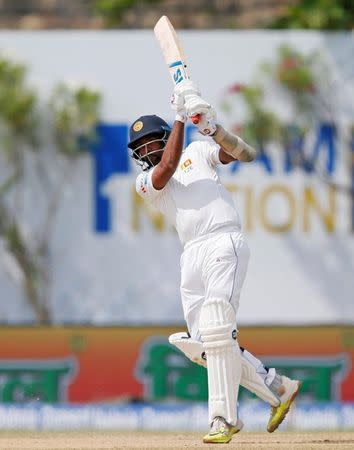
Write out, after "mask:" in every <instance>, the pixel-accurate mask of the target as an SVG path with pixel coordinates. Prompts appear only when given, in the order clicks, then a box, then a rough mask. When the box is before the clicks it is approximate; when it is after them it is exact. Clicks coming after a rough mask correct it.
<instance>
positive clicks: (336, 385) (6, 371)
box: [0, 327, 354, 405]
mask: <svg viewBox="0 0 354 450" xmlns="http://www.w3.org/2000/svg"><path fill="white" fill-rule="evenodd" d="M177 331H181V329H176V328H166V327H159V328H138V327H137V328H85V327H65V328H60V327H58V328H54V329H49V328H2V329H0V339H1V342H2V345H1V349H0V403H2V404H8V405H9V404H18V405H29V404H30V405H32V404H34V405H35V404H41V403H48V404H52V405H56V404H94V405H97V404H108V405H111V404H132V403H134V404H135V403H146V402H159V403H161V402H162V403H166V402H170V401H173V402H176V401H178V402H184V401H188V402H205V401H206V400H207V377H206V370H205V369H204V368H203V367H201V366H198V365H197V364H195V363H192V362H191V361H189V360H188V359H187V358H186V357H185V356H184V355H183V354H182V353H181V352H180V351H179V350H177V349H176V348H175V347H173V346H171V345H170V344H169V343H168V336H169V334H171V333H174V332H177ZM239 342H240V345H241V346H243V347H245V348H246V349H248V350H249V351H250V352H252V353H253V354H254V355H256V356H258V357H260V358H261V359H262V361H263V362H264V363H265V364H266V365H267V366H268V367H276V368H277V369H278V370H279V371H280V372H281V373H283V374H285V375H288V376H290V377H294V378H298V379H300V380H301V381H302V388H301V392H300V394H299V397H298V398H299V401H306V402H308V403H311V404H313V403H314V402H315V403H316V402H354V389H353V386H354V329H353V328H352V327H311V328H310V327H309V328H307V327H305V328H300V327H289V328H285V327H275V328H257V327H249V328H244V329H242V330H241V332H240V334H239ZM249 398H251V394H250V393H249V392H247V391H245V390H241V392H240V399H241V401H243V400H246V399H249Z"/></svg>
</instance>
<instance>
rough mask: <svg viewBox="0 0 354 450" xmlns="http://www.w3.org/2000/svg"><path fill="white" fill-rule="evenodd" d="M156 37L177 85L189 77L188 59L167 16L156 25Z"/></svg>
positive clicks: (197, 119) (196, 120) (195, 119)
mask: <svg viewBox="0 0 354 450" xmlns="http://www.w3.org/2000/svg"><path fill="white" fill-rule="evenodd" d="M154 33H155V37H156V39H157V40H158V42H159V44H160V47H161V51H162V54H163V56H164V58H165V61H166V64H167V66H168V70H169V72H170V75H171V77H172V81H173V83H174V84H175V85H177V84H178V83H180V82H181V81H183V80H186V79H189V73H188V69H187V64H186V60H185V57H184V54H183V51H182V47H181V43H180V41H179V39H178V36H177V33H176V31H175V29H174V28H173V25H172V23H171V22H170V20H169V18H168V17H167V16H162V17H161V18H160V19H159V20H158V21H157V23H156V25H155V27H154ZM191 119H192V122H193V123H194V124H197V123H198V122H199V114H196V115H195V116H193V117H192V118H191Z"/></svg>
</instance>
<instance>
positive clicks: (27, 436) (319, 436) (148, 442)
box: [0, 431, 354, 450]
mask: <svg viewBox="0 0 354 450" xmlns="http://www.w3.org/2000/svg"><path fill="white" fill-rule="evenodd" d="M201 438H202V433H179V432H176V433H170V432H169V433H154V432H143V431H140V432H132V431H129V432H105V431H87V432H84V431H80V432H47V431H45V432H25V431H9V432H5V431H3V432H1V433H0V450H10V449H21V450H32V449H33V450H37V449H42V450H44V449H45V450H54V449H55V450H62V449H75V450H86V449H95V450H101V449H112V450H113V449H117V450H118V449H176V450H177V449H178V450H180V449H187V448H193V449H205V448H207V447H208V444H203V443H202V441H201ZM209 446H210V445H209ZM212 448H215V446H212ZM227 448H228V449H230V448H237V449H242V450H246V449H284V450H292V449H304V450H311V449H316V450H319V449H326V450H332V449H353V448H354V431H353V432H313V433H312V432H303V433H295V432H294V433H288V432H284V433H279V432H278V433H274V434H268V433H251V432H249V433H248V432H242V433H240V434H238V435H236V436H234V438H233V440H232V441H231V442H230V443H229V444H228V447H227Z"/></svg>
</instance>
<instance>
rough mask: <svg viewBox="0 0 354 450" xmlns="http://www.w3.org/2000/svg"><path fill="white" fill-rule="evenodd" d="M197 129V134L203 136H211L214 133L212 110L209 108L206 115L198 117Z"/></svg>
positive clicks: (213, 111) (214, 119)
mask: <svg viewBox="0 0 354 450" xmlns="http://www.w3.org/2000/svg"><path fill="white" fill-rule="evenodd" d="M197 127H198V131H199V133H201V134H203V135H204V136H212V135H213V134H214V133H215V132H216V112H215V110H214V108H210V110H209V111H208V112H207V113H205V114H200V115H199V122H198V124H197Z"/></svg>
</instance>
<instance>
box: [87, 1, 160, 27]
mask: <svg viewBox="0 0 354 450" xmlns="http://www.w3.org/2000/svg"><path fill="white" fill-rule="evenodd" d="M159 2H161V0H96V3H95V10H96V11H97V12H98V13H99V14H100V15H102V16H103V19H104V22H105V26H106V27H108V28H113V27H116V26H119V25H120V24H121V22H122V20H123V17H124V14H125V12H126V11H127V10H129V9H130V8H132V7H133V6H135V5H136V4H138V3H139V4H141V3H147V4H154V3H159Z"/></svg>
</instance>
